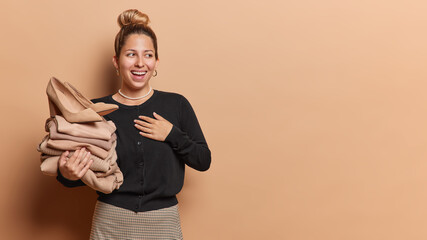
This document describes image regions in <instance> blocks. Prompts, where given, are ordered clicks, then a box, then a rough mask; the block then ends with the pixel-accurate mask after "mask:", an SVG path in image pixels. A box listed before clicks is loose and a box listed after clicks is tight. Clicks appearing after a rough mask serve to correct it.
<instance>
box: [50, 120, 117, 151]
mask: <svg viewBox="0 0 427 240" xmlns="http://www.w3.org/2000/svg"><path fill="white" fill-rule="evenodd" d="M45 129H46V131H48V132H49V138H50V139H52V140H71V141H74V142H81V143H88V144H92V145H94V146H97V147H100V148H102V149H104V150H106V151H108V150H110V149H111V146H112V145H113V141H115V140H116V139H117V136H116V134H115V133H113V134H112V135H111V138H110V140H108V141H107V140H102V139H96V138H85V137H76V136H72V135H68V134H63V133H60V132H58V130H57V126H56V121H54V119H53V118H48V119H47V120H46V124H45Z"/></svg>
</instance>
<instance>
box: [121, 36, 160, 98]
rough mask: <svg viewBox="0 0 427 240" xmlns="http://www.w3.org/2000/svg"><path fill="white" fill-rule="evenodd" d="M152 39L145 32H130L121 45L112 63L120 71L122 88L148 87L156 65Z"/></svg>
mask: <svg viewBox="0 0 427 240" xmlns="http://www.w3.org/2000/svg"><path fill="white" fill-rule="evenodd" d="M154 51H155V50H154V46H153V41H152V40H151V38H150V37H149V36H147V35H145V34H131V35H129V36H128V38H127V39H126V42H125V44H124V45H123V47H122V49H121V52H120V57H119V59H118V60H117V58H116V57H115V56H114V57H113V64H114V66H115V67H116V69H118V70H119V72H120V77H121V79H122V89H123V88H127V89H128V90H141V89H144V88H148V87H149V84H148V82H149V80H150V78H151V76H152V75H153V73H154V70H155V69H156V67H157V63H158V60H156V57H155V55H154V54H155V52H154Z"/></svg>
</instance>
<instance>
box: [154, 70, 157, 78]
mask: <svg viewBox="0 0 427 240" xmlns="http://www.w3.org/2000/svg"><path fill="white" fill-rule="evenodd" d="M154 72H155V73H156V75H154V74H153V77H155V76H157V70H156V69H154Z"/></svg>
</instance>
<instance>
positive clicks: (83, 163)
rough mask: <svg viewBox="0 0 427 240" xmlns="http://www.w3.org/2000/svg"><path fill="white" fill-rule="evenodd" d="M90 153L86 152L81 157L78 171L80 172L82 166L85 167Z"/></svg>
mask: <svg viewBox="0 0 427 240" xmlns="http://www.w3.org/2000/svg"><path fill="white" fill-rule="evenodd" d="M90 156H91V154H90V152H89V151H88V152H86V154H85V155H84V156H83V159H82V160H81V161H80V163H79V165H77V166H78V171H80V170H81V169H83V167H84V166H86V163H87V162H89V159H90Z"/></svg>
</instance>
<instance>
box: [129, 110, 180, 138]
mask: <svg viewBox="0 0 427 240" xmlns="http://www.w3.org/2000/svg"><path fill="white" fill-rule="evenodd" d="M153 116H154V117H155V118H150V117H147V116H139V119H135V120H134V122H135V127H136V128H137V129H138V130H140V132H139V134H141V135H142V136H144V137H147V138H151V139H154V140H157V141H164V140H165V139H166V137H167V136H168V135H169V132H170V131H171V130H172V127H173V124H172V123H170V122H169V121H168V120H166V119H164V118H163V117H162V116H160V115H159V114H157V113H156V112H154V113H153Z"/></svg>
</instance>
